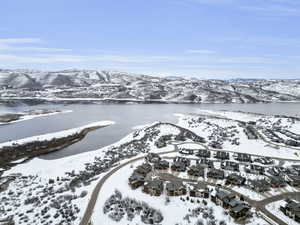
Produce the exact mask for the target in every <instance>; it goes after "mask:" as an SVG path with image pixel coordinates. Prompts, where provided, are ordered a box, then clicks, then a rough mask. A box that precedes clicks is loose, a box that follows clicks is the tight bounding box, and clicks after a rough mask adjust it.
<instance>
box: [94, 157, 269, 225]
mask: <svg viewBox="0 0 300 225" xmlns="http://www.w3.org/2000/svg"><path fill="white" fill-rule="evenodd" d="M141 163H142V161H137V162H135V163H132V164H131V165H128V166H125V167H124V168H122V169H120V170H119V171H117V172H116V173H115V174H114V175H113V176H112V177H110V178H109V179H108V180H107V182H106V183H105V184H104V186H103V188H102V190H101V192H100V194H99V198H98V201H97V204H96V207H95V210H94V214H93V217H92V221H93V224H99V225H117V224H128V225H135V224H141V221H140V218H139V217H137V216H136V217H135V219H134V220H133V221H130V222H129V221H127V220H126V219H125V218H123V220H121V221H120V222H119V223H118V222H114V221H113V220H111V219H110V218H109V217H108V216H107V215H106V214H104V213H103V205H104V203H105V201H106V200H107V199H108V198H109V197H110V196H111V195H112V194H113V193H114V191H115V190H116V189H117V190H119V191H120V192H121V193H122V194H123V196H124V197H130V198H134V199H137V200H139V201H145V202H147V203H148V204H149V205H150V206H151V207H153V208H155V209H158V210H160V211H161V212H162V214H163V216H164V220H163V221H162V224H164V225H174V224H179V225H185V224H194V223H196V221H197V220H198V219H199V218H191V222H192V223H189V222H188V221H186V220H185V219H184V217H185V216H186V214H188V213H189V209H193V208H196V207H199V206H200V207H205V206H204V205H203V203H197V199H198V198H194V200H195V202H194V203H191V202H190V201H184V202H183V201H182V200H180V197H170V202H169V203H166V194H165V193H163V194H162V195H161V196H159V197H155V196H150V195H148V194H145V193H143V192H142V190H141V189H140V188H139V189H137V190H132V189H131V188H130V186H129V185H128V177H129V176H130V175H131V174H132V172H133V170H134V168H135V167H136V166H138V165H140V164H141ZM199 200H200V201H202V200H203V199H201V198H199ZM207 202H208V205H207V207H208V208H213V211H214V215H215V217H216V219H217V221H218V222H220V221H223V220H224V221H226V223H227V225H231V224H236V223H235V222H234V221H233V219H232V218H231V217H230V216H229V215H226V214H225V211H224V209H223V208H222V207H220V206H216V205H215V204H214V203H213V202H211V201H210V200H207ZM203 222H204V224H206V223H205V222H206V221H205V220H203ZM264 223H265V221H264V220H262V219H260V218H257V217H254V218H252V219H251V222H250V223H248V224H250V225H252V224H253V225H254V224H264Z"/></svg>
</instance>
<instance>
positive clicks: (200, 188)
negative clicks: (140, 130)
mask: <svg viewBox="0 0 300 225" xmlns="http://www.w3.org/2000/svg"><path fill="white" fill-rule="evenodd" d="M189 191H190V196H191V197H197V198H209V195H210V193H209V189H208V188H207V185H206V184H204V183H202V182H198V183H197V184H191V187H190V188H189Z"/></svg>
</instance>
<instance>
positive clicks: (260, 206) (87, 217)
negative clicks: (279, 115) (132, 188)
mask: <svg viewBox="0 0 300 225" xmlns="http://www.w3.org/2000/svg"><path fill="white" fill-rule="evenodd" d="M170 144H172V145H173V146H174V150H172V151H167V152H163V153H159V155H164V154H169V153H174V152H177V151H178V145H180V144H175V143H171V142H170ZM193 144H195V142H193ZM196 144H199V145H201V146H203V145H202V144H200V143H196ZM207 149H208V148H207ZM208 150H211V151H217V150H214V149H208ZM223 151H227V150H223ZM227 152H232V153H235V152H233V151H227ZM252 155H253V154H252ZM255 156H257V155H255ZM142 159H144V156H141V157H137V158H133V159H131V160H129V161H127V162H126V163H123V164H121V165H119V166H117V167H115V168H114V169H112V170H111V171H110V172H108V173H107V174H106V175H105V176H104V177H102V178H101V180H100V181H99V182H98V183H97V185H96V187H95V188H94V190H93V192H92V195H91V197H90V200H89V203H88V206H87V208H86V210H85V212H84V215H83V217H82V220H81V222H80V225H89V224H90V221H91V216H92V214H93V211H94V207H95V205H96V202H97V199H98V195H99V192H100V190H101V188H102V187H103V185H104V183H105V182H106V181H107V179H109V178H110V177H111V176H112V175H113V174H114V173H115V172H117V171H118V170H120V169H121V168H123V167H125V166H126V165H128V164H131V163H133V162H136V161H138V160H142ZM275 159H280V160H288V161H293V160H289V159H281V158H275ZM295 161H300V160H295ZM184 181H186V182H191V181H192V182H194V180H191V179H184ZM205 183H206V184H208V185H211V186H216V184H214V183H210V182H205ZM222 188H224V189H226V190H229V191H231V192H233V193H235V194H237V195H240V196H243V197H244V199H245V201H247V202H248V203H249V204H250V205H251V206H252V207H254V208H256V209H257V210H258V211H261V212H262V213H264V214H265V215H266V216H268V217H269V218H271V219H272V220H273V221H275V222H276V223H277V224H279V225H288V224H287V223H285V222H284V221H282V220H281V219H279V218H278V217H276V216H275V215H273V214H272V213H270V212H269V211H268V210H266V208H265V206H266V205H267V204H269V203H271V202H274V201H278V200H282V199H285V198H287V197H294V196H298V195H299V194H300V192H290V193H283V194H281V195H276V196H272V197H270V198H267V199H264V200H262V201H255V200H252V199H250V198H248V197H247V196H244V195H242V194H241V193H238V192H235V191H233V190H231V189H230V188H229V187H222Z"/></svg>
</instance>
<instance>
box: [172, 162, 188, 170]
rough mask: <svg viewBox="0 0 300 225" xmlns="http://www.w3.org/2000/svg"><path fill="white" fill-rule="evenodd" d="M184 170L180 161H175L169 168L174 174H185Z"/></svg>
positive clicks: (184, 166)
mask: <svg viewBox="0 0 300 225" xmlns="http://www.w3.org/2000/svg"><path fill="white" fill-rule="evenodd" d="M186 168H187V166H186V164H185V163H183V162H181V161H175V162H173V164H172V166H171V169H172V170H173V171H176V172H185V171H186Z"/></svg>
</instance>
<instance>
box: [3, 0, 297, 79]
mask: <svg viewBox="0 0 300 225" xmlns="http://www.w3.org/2000/svg"><path fill="white" fill-rule="evenodd" d="M299 27H300V1H298V0H147V1H142V0H119V1H116V0H72V1H71V0H43V1H41V0H26V1H24V0H2V1H1V8H0V67H1V68H29V69H42V70H59V69H66V68H79V69H81V68H85V69H109V70H118V71H126V72H133V73H144V74H154V75H182V76H189V77H198V78H234V77H244V78H245V77H251V78H300V29H299Z"/></svg>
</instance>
